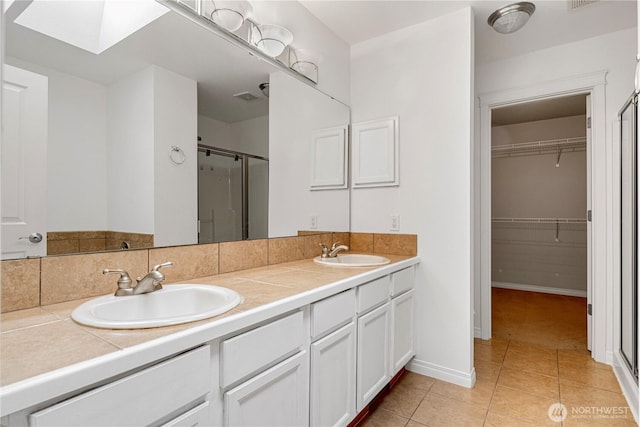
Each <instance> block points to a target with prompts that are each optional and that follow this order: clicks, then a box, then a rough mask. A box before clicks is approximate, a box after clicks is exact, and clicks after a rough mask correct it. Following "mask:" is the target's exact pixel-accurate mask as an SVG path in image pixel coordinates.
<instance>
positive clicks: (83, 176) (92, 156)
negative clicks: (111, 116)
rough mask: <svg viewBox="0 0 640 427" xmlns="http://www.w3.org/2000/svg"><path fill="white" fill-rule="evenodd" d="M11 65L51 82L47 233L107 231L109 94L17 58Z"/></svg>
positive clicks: (86, 83) (10, 62) (91, 85)
mask: <svg viewBox="0 0 640 427" xmlns="http://www.w3.org/2000/svg"><path fill="white" fill-rule="evenodd" d="M6 63H7V64H12V65H15V66H17V67H19V68H22V69H25V70H30V71H33V72H36V73H38V74H41V75H45V76H47V77H48V79H49V135H48V150H47V231H75V230H104V229H105V228H106V223H107V213H106V197H105V194H106V185H107V181H106V180H107V172H106V149H107V145H106V139H107V129H106V109H107V90H106V88H105V87H104V86H101V85H98V84H95V83H93V82H90V81H88V80H84V79H80V78H77V77H74V76H71V75H69V74H65V73H60V72H58V71H56V70H53V69H50V68H46V67H43V66H40V65H36V64H31V63H28V62H24V61H21V60H17V59H15V58H11V57H8V58H6ZM78 159H82V160H81V161H78ZM70 207H73V208H70Z"/></svg>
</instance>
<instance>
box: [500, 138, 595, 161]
mask: <svg viewBox="0 0 640 427" xmlns="http://www.w3.org/2000/svg"><path fill="white" fill-rule="evenodd" d="M586 149H587V138H586V137H578V138H565V139H551V140H548V141H531V142H522V143H519V144H506V145H495V146H493V147H491V157H493V158H496V157H510V156H526V155H532V154H558V155H559V153H560V152H562V151H564V152H577V151H586Z"/></svg>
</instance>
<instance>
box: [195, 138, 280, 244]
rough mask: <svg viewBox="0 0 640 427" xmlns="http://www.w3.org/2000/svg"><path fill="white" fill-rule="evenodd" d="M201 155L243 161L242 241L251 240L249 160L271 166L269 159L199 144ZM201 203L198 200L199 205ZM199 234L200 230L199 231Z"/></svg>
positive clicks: (241, 184)
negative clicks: (260, 161)
mask: <svg viewBox="0 0 640 427" xmlns="http://www.w3.org/2000/svg"><path fill="white" fill-rule="evenodd" d="M198 152H199V153H207V152H209V153H211V154H217V155H219V156H225V157H232V158H234V159H237V160H242V164H241V165H242V166H241V167H242V170H241V173H240V177H241V183H240V186H241V189H242V212H241V239H242V240H248V239H249V159H250V158H253V159H258V160H264V161H266V162H267V164H269V159H268V158H267V157H262V156H257V155H255V154H248V153H243V152H241V151H234V150H229V149H226V148H219V147H212V146H210V145H206V144H202V143H199V144H198ZM199 203H200V201H199V200H198V204H199ZM198 232H199V230H198Z"/></svg>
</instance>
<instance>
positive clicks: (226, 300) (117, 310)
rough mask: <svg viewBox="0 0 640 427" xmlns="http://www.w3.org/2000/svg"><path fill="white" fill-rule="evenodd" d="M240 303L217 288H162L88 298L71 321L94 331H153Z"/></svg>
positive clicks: (235, 296) (229, 292) (238, 298)
mask: <svg viewBox="0 0 640 427" xmlns="http://www.w3.org/2000/svg"><path fill="white" fill-rule="evenodd" d="M241 302H242V297H241V296H240V294H238V293H237V292H236V291H233V290H231V289H227V288H222V287H219V286H212V285H196V284H178V285H165V286H164V287H163V289H161V290H158V291H155V292H151V293H148V294H141V295H131V296H122V297H116V296H113V295H106V296H103V297H98V298H95V299H92V300H91V301H87V302H85V303H84V304H82V305H80V306H79V307H78V308H76V309H75V310H73V312H72V313H71V318H72V319H73V320H75V321H76V322H78V323H82V324H83V325H88V326H94V327H97V328H107V329H137V328H156V327H160V326H168V325H177V324H180V323H187V322H193V321H195V320H202V319H206V318H209V317H213V316H217V315H219V314H222V313H224V312H226V311H229V310H231V309H232V308H233V307H235V306H237V305H238V304H240V303H241Z"/></svg>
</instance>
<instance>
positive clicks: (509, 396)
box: [489, 385, 557, 426]
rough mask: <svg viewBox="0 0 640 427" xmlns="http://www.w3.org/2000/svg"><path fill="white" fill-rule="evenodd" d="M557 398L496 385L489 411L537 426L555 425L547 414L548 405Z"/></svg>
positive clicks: (555, 401)
mask: <svg viewBox="0 0 640 427" xmlns="http://www.w3.org/2000/svg"><path fill="white" fill-rule="evenodd" d="M554 403H557V399H552V398H546V397H540V396H538V395H535V394H532V393H528V392H526V391H522V390H517V389H514V388H511V387H505V386H502V385H498V386H497V387H496V391H495V393H494V394H493V399H492V400H491V406H490V407H489V412H493V413H494V414H498V415H503V416H507V417H511V418H515V419H522V420H525V421H527V422H530V423H535V424H536V425H539V426H546V425H548V426H557V424H556V423H554V422H553V421H551V419H550V418H549V416H548V415H547V411H548V410H549V406H551V405H552V404H554Z"/></svg>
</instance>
